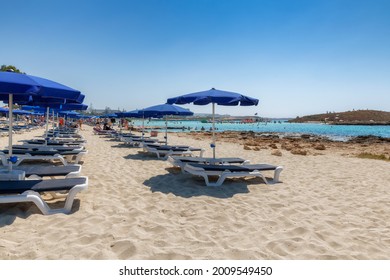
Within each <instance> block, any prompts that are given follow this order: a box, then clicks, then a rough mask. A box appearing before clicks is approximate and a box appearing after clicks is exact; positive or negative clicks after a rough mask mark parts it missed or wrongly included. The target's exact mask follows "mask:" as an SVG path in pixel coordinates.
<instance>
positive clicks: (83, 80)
mask: <svg viewBox="0 0 390 280" xmlns="http://www.w3.org/2000/svg"><path fill="white" fill-rule="evenodd" d="M0 11H1V25H0V38H1V42H0V64H7V65H8V64H11V65H15V66H17V67H18V68H20V69H21V70H22V71H24V72H26V73H28V74H31V75H36V76H41V77H46V78H49V79H52V80H55V81H58V82H60V83H63V84H65V85H68V86H70V87H73V88H76V89H78V90H80V91H82V92H83V93H84V94H86V96H87V98H86V100H85V103H86V104H87V105H90V104H91V103H92V105H93V107H94V108H97V109H104V108H105V107H106V106H108V107H110V108H112V109H118V108H119V109H125V110H133V109H140V108H143V107H147V106H152V105H156V104H160V103H165V102H166V99H167V98H169V97H174V96H177V95H181V94H186V93H191V92H195V91H202V90H207V89H209V88H211V87H215V88H218V89H222V90H228V91H235V92H240V93H242V94H245V95H248V96H251V97H256V98H258V99H259V100H260V103H259V106H257V107H223V106H218V107H217V113H230V114H232V115H253V114H255V113H258V114H259V115H260V116H265V117H295V116H297V115H299V116H302V115H306V114H314V113H323V112H326V111H345V110H352V109H367V108H369V109H377V110H386V111H389V110H390V1H387V0H370V1H361V0H350V1H346V0H345V1H344V0H322V1H313V0H291V1H287V0H253V1H249V0H207V1H206V0H123V1H119V0H116V1H115V0H112V1H108V0H107V1H101V0H93V1H92V0H91V1H86V0H84V1H81V0H46V1H44V0H34V1H27V0H19V1H9V0H8V1H4V0H0ZM184 107H187V108H190V109H191V110H193V111H194V112H197V113H209V112H211V105H208V106H194V105H184Z"/></svg>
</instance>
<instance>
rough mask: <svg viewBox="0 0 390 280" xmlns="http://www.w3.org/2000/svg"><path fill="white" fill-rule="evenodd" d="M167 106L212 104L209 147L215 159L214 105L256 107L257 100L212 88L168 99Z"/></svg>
mask: <svg viewBox="0 0 390 280" xmlns="http://www.w3.org/2000/svg"><path fill="white" fill-rule="evenodd" d="M167 103H168V104H188V103H193V104H194V105H207V104H210V103H212V114H213V123H212V124H213V129H212V131H213V140H212V141H213V142H212V143H211V147H212V148H213V157H214V158H215V104H218V105H222V106H257V104H258V103H259V100H258V99H256V98H252V97H248V96H245V95H242V94H240V93H236V92H230V91H224V90H218V89H215V88H212V89H210V90H206V91H199V92H194V93H189V94H185V95H181V96H177V97H173V98H168V100H167Z"/></svg>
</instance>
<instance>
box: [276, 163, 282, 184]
mask: <svg viewBox="0 0 390 280" xmlns="http://www.w3.org/2000/svg"><path fill="white" fill-rule="evenodd" d="M282 170H283V167H282V166H278V167H277V168H276V169H275V172H274V182H275V183H277V182H280V181H279V175H280V172H282Z"/></svg>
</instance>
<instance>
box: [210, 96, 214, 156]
mask: <svg viewBox="0 0 390 280" xmlns="http://www.w3.org/2000/svg"><path fill="white" fill-rule="evenodd" d="M211 147H212V148H213V158H214V159H215V103H214V102H213V142H212V144H211Z"/></svg>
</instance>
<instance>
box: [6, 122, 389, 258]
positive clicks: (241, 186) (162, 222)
mask: <svg viewBox="0 0 390 280" xmlns="http://www.w3.org/2000/svg"><path fill="white" fill-rule="evenodd" d="M42 133H43V129H40V130H35V131H31V132H26V133H23V134H18V135H14V139H15V140H14V143H16V142H17V140H20V139H30V138H33V137H34V136H40V135H42ZM81 134H83V135H84V137H85V138H86V139H87V141H88V143H87V149H88V155H87V156H86V157H85V159H84V163H83V167H82V175H85V176H88V177H89V188H88V190H87V191H84V192H81V193H79V194H78V195H77V200H76V202H75V205H74V209H73V212H72V213H71V214H70V215H63V214H57V215H51V216H45V215H42V214H41V212H40V211H39V210H38V209H37V208H36V207H35V206H34V205H33V204H30V203H24V204H22V203H20V204H2V205H0V230H1V234H0V235H1V241H0V259H3V260H5V259H15V260H19V259H60V260H64V259H71V260H73V259H144V260H149V259H203V260H204V259H213V260H217V259H234V260H237V259H267V260H268V259H276V260H280V259H286V260H295V259H301V260H308V259H314V260H317V259H374V260H378V259H386V260H388V259H390V214H389V213H390V172H389V170H390V162H389V161H384V160H374V159H362V158H357V157H356V156H355V155H356V154H357V153H359V152H360V151H365V150H367V149H373V148H372V147H373V146H367V145H366V146H364V144H350V145H342V146H337V145H333V144H330V145H329V146H325V147H324V148H325V149H323V147H319V146H317V148H316V146H315V145H318V143H314V144H313V143H311V144H307V145H306V144H304V143H302V142H298V143H296V144H298V146H294V147H292V148H291V149H289V148H288V147H287V148H286V145H287V144H286V143H285V144H284V146H283V147H284V148H282V145H283V143H282V141H281V140H277V141H276V142H272V143H271V142H262V143H261V144H253V143H252V144H253V145H250V144H251V143H248V141H252V140H251V139H248V138H245V139H237V137H236V135H233V136H226V135H220V136H219V137H218V138H219V139H218V141H217V156H219V157H237V156H239V157H242V158H245V159H249V160H250V161H251V162H252V163H269V164H274V165H282V166H283V167H284V170H283V172H282V173H281V176H280V179H281V181H282V183H278V184H272V183H271V184H269V185H266V184H264V182H262V180H261V179H259V178H256V179H247V180H243V179H234V180H227V181H226V182H225V183H224V185H223V186H222V187H218V188H217V187H206V186H205V185H204V181H203V179H202V178H197V177H194V176H191V175H188V174H181V172H180V170H179V169H177V168H173V167H172V166H171V164H170V163H169V162H168V161H163V160H158V159H157V158H156V157H155V156H152V155H145V154H143V153H140V151H141V149H139V148H131V147H127V146H124V145H122V144H121V143H120V142H116V141H113V140H112V139H110V138H107V137H105V136H98V135H93V133H92V128H91V127H89V126H83V131H81ZM159 137H160V138H162V137H163V136H162V135H161V134H160V135H159ZM7 141H8V138H6V137H2V138H1V139H0V145H1V146H2V147H5V146H7V143H8V142H7ZM169 142H170V143H172V144H186V145H191V146H194V147H202V148H205V149H206V152H205V155H204V156H211V155H212V150H211V149H210V148H209V143H210V137H209V136H207V135H204V134H191V133H187V134H185V133H180V134H176V133H170V134H169ZM271 144H275V145H276V148H275V147H271V146H270V145H271ZM377 145H378V146H377V147H376V148H377V149H379V150H380V153H388V152H390V150H389V145H388V144H386V143H382V144H381V143H379V144H377ZM309 146H310V147H309ZM293 148H294V149H295V150H296V149H299V150H306V151H307V152H306V155H302V153H301V154H299V153H295V154H293V153H291V151H292V150H293ZM276 150H278V151H279V153H276V152H275V151H276ZM275 154H278V155H275ZM264 174H265V175H266V177H267V178H272V175H273V174H272V172H270V173H267V172H264Z"/></svg>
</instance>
